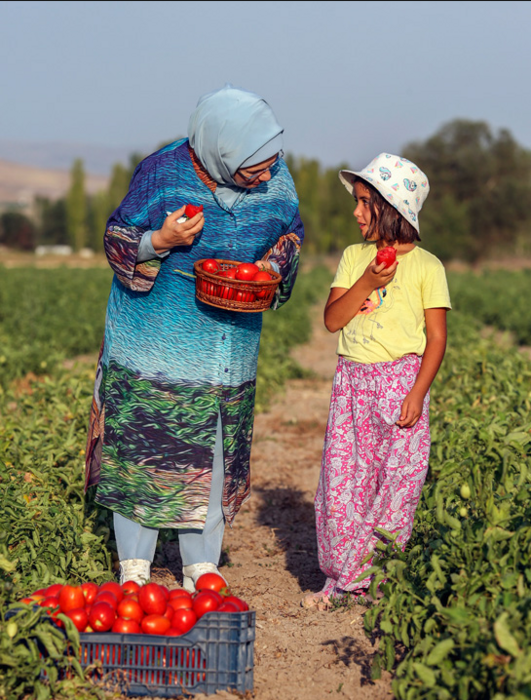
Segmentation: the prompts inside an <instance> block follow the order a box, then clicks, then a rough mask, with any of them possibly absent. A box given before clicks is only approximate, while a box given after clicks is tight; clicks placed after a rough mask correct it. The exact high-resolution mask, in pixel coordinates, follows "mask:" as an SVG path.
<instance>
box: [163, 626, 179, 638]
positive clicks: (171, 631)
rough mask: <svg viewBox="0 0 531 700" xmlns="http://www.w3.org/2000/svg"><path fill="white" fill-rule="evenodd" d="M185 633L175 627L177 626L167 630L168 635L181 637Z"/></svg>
mask: <svg viewBox="0 0 531 700" xmlns="http://www.w3.org/2000/svg"><path fill="white" fill-rule="evenodd" d="M181 634H183V633H182V632H181V631H180V630H178V629H175V627H170V629H169V630H168V631H167V632H166V637H180V636H181Z"/></svg>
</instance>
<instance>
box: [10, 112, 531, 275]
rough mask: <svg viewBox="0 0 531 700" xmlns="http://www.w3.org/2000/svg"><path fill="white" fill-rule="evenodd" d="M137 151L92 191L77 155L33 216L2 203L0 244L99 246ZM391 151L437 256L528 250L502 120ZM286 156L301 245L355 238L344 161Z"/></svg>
mask: <svg viewBox="0 0 531 700" xmlns="http://www.w3.org/2000/svg"><path fill="white" fill-rule="evenodd" d="M162 145H165V144H161V146H162ZM146 155H147V154H141V153H133V154H132V155H131V157H130V162H129V163H128V165H123V164H116V165H115V166H114V168H113V170H112V173H111V175H110V180H109V186H108V189H107V190H103V191H100V192H98V193H96V194H95V195H92V196H89V195H88V194H87V193H86V191H85V171H84V166H83V162H82V161H81V160H80V159H78V160H76V161H75V162H74V164H73V165H72V170H71V184H70V189H69V191H68V193H67V195H66V197H65V198H64V199H59V200H56V201H50V200H48V199H44V198H39V199H38V200H37V201H36V202H35V204H36V206H35V207H34V210H35V212H36V213H35V216H34V217H33V218H29V217H27V216H25V215H24V214H22V213H20V212H11V211H6V212H4V213H3V214H2V215H1V216H0V245H2V244H3V245H5V246H8V247H11V248H15V249H22V250H32V249H34V248H35V247H36V246H37V245H52V244H60V245H70V246H71V247H72V248H73V249H74V250H75V251H79V250H80V249H82V248H90V249H92V250H94V251H96V252H100V251H102V250H103V233H104V231H105V224H106V221H107V219H108V218H109V216H110V215H111V213H112V212H113V211H114V210H115V209H116V207H117V206H118V205H119V204H120V202H121V200H122V199H123V197H124V196H125V194H126V193H127V189H128V186H129V182H130V180H131V176H132V174H133V171H134V169H135V167H136V165H137V164H138V163H139V162H140V161H141V160H142V158H144V157H145V156H146ZM374 155H375V156H376V155H377V154H376V153H375V154H374ZM399 155H402V156H405V157H406V158H409V159H410V160H412V161H413V162H415V163H416V164H417V165H418V166H419V167H420V168H422V169H423V170H424V171H425V172H426V174H427V175H428V177H429V180H430V184H431V193H430V196H429V197H428V199H427V201H426V204H425V205H424V209H423V211H422V214H421V221H422V226H421V229H422V239H423V242H422V245H423V247H425V248H427V249H428V250H430V251H431V252H432V253H434V254H435V255H437V257H439V258H440V259H441V260H443V261H449V260H462V261H463V262H467V263H477V262H480V261H482V260H488V259H493V258H499V257H504V258H507V257H512V256H516V257H523V256H529V255H530V254H531V237H530V236H529V229H530V227H531V152H530V151H528V150H526V149H525V148H523V147H522V146H520V145H519V144H518V143H517V142H516V141H515V140H514V138H513V136H512V135H511V133H510V132H509V131H508V130H507V129H500V130H499V131H497V132H494V131H493V130H492V129H491V127H490V126H489V125H488V124H487V123H486V122H483V121H470V120H466V119H456V120H453V121H451V122H449V123H447V124H445V125H443V126H442V127H441V128H440V129H439V130H438V131H437V132H436V133H435V134H434V135H433V136H431V137H429V138H428V139H427V140H426V141H418V142H414V143H410V144H406V145H405V147H404V148H403V149H402V153H400V154H399ZM286 162H287V164H288V166H289V168H290V171H291V173H292V175H293V179H294V181H295V185H296V187H297V191H298V193H299V198H300V212H301V217H302V220H303V222H304V225H305V228H306V243H305V250H306V252H307V253H308V254H310V255H328V254H334V253H338V252H340V251H342V250H344V248H345V247H346V246H347V245H349V244H351V243H352V242H354V241H355V240H357V238H356V235H357V228H356V227H355V224H354V222H353V219H352V211H353V208H354V207H353V200H352V199H351V198H350V197H349V196H348V195H347V194H346V191H345V189H344V188H343V186H342V185H341V183H340V181H339V178H338V171H339V170H340V169H341V168H349V167H350V168H352V167H353V166H352V165H349V164H348V163H340V164H338V165H337V166H336V167H333V168H323V167H322V165H321V164H320V163H319V162H318V161H317V160H313V159H309V158H296V157H294V156H293V155H290V154H288V155H287V156H286ZM363 165H365V164H361V165H360V164H357V167H362V166H363Z"/></svg>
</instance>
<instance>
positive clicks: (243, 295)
mask: <svg viewBox="0 0 531 700" xmlns="http://www.w3.org/2000/svg"><path fill="white" fill-rule="evenodd" d="M234 298H235V299H236V301H254V300H255V299H256V296H255V295H254V294H253V293H252V292H244V291H238V292H236V294H235V295H234Z"/></svg>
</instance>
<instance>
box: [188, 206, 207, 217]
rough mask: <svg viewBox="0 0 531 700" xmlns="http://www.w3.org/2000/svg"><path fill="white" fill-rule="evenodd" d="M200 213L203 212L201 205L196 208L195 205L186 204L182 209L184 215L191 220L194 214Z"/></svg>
mask: <svg viewBox="0 0 531 700" xmlns="http://www.w3.org/2000/svg"><path fill="white" fill-rule="evenodd" d="M200 211H203V205H202V204H200V205H199V206H197V205H196V204H187V205H186V207H185V209H184V215H185V216H187V217H188V218H189V219H191V218H192V217H194V216H195V215H196V214H199V212H200Z"/></svg>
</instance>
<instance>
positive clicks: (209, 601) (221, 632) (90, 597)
mask: <svg viewBox="0 0 531 700" xmlns="http://www.w3.org/2000/svg"><path fill="white" fill-rule="evenodd" d="M196 589H197V590H196V592H195V593H193V594H190V593H188V592H187V591H185V590H183V589H181V588H179V589H174V590H168V589H167V588H166V587H165V586H162V585H159V584H157V583H154V582H150V583H146V584H144V585H143V586H139V585H138V584H136V583H135V582H133V581H128V582H126V583H124V584H123V585H122V586H120V585H119V584H118V583H115V582H108V583H105V584H102V585H101V586H98V585H97V584H95V583H84V584H82V585H80V586H69V585H64V586H63V585H61V584H54V585H52V586H50V587H48V588H47V589H41V590H39V591H36V592H35V593H34V594H32V595H31V596H28V597H27V598H24V599H23V600H22V601H21V602H22V603H25V604H31V605H32V606H41V607H43V608H45V609H47V610H48V612H49V615H50V618H51V620H52V622H53V623H54V624H56V625H58V626H59V627H63V626H64V624H65V622H66V618H69V619H70V620H71V621H72V623H73V624H74V626H75V627H76V628H77V630H78V631H79V633H80V634H79V641H80V650H79V660H80V663H81V666H82V667H83V668H84V669H86V672H87V674H88V675H89V676H90V677H91V678H92V679H93V680H95V681H101V682H104V683H106V684H107V683H115V684H119V685H121V686H122V688H123V689H124V690H125V692H126V693H127V694H128V695H157V696H159V697H174V696H181V695H182V694H183V693H184V692H187V693H205V694H211V693H215V692H216V691H217V690H226V689H227V688H233V689H235V690H238V691H239V692H241V693H245V692H247V691H252V689H253V666H254V639H255V615H256V614H255V612H253V611H250V610H249V606H248V605H247V603H246V602H245V601H244V600H243V599H241V598H238V597H236V596H234V595H232V593H231V591H230V590H229V589H227V588H226V583H225V580H224V579H223V578H222V577H221V576H219V575H217V574H203V576H202V577H200V578H199V579H198V581H197V583H196Z"/></svg>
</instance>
